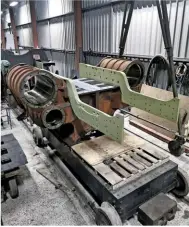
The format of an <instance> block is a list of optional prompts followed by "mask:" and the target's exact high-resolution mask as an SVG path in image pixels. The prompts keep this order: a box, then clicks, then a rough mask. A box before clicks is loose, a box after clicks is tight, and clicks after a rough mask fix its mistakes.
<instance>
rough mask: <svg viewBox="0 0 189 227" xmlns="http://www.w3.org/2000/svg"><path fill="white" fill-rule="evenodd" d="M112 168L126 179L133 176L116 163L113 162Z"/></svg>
mask: <svg viewBox="0 0 189 227" xmlns="http://www.w3.org/2000/svg"><path fill="white" fill-rule="evenodd" d="M110 167H111V168H112V169H113V170H114V171H116V172H118V173H119V174H120V175H122V176H123V177H125V178H128V177H130V176H131V174H130V173H129V172H127V171H126V170H124V169H123V168H122V167H121V166H119V165H118V164H117V163H116V162H112V163H111V164H110Z"/></svg>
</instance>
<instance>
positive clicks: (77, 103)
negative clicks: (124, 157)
mask: <svg viewBox="0 0 189 227" xmlns="http://www.w3.org/2000/svg"><path fill="white" fill-rule="evenodd" d="M42 71H46V70H42ZM53 75H54V76H55V77H56V78H58V79H61V80H64V81H66V88H67V91H68V96H69V100H70V104H71V107H72V109H73V111H74V113H75V115H76V116H77V117H78V118H79V119H80V120H82V121H84V122H86V123H87V124H89V125H90V126H92V127H93V128H94V129H96V130H99V131H100V132H102V133H104V134H105V135H107V136H108V137H110V138H111V139H113V140H115V141H117V142H119V143H123V138H124V117H123V116H120V115H117V116H110V115H108V114H106V113H104V112H102V111H100V110H98V109H96V108H94V107H92V106H89V105H87V104H86V103H84V102H82V101H81V100H80V98H79V96H78V94H77V90H76V87H75V85H74V83H73V80H72V79H69V78H66V77H62V76H59V75H57V74H53Z"/></svg>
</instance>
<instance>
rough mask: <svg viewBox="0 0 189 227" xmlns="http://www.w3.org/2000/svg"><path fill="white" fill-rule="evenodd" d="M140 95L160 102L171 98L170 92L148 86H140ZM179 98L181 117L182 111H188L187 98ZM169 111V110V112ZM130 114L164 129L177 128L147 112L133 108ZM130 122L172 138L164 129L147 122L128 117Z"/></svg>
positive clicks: (181, 96) (175, 125)
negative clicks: (162, 127)
mask: <svg viewBox="0 0 189 227" xmlns="http://www.w3.org/2000/svg"><path fill="white" fill-rule="evenodd" d="M141 93H142V94H145V95H148V96H151V97H153V98H157V99H161V100H170V99H171V98H172V97H173V93H172V92H170V91H166V90H162V89H159V88H155V87H151V86H148V85H146V84H143V85H142V88H141ZM179 98H180V110H181V116H182V115H183V114H184V111H183V110H186V111H188V110H189V97H187V96H184V95H179ZM170 111H171V110H170ZM131 113H133V114H135V115H139V116H140V117H142V118H144V119H146V120H149V121H152V122H154V123H156V124H159V125H162V126H164V127H166V128H169V129H171V130H175V131H177V129H178V127H177V124H176V123H174V122H171V121H168V120H165V119H163V118H160V117H157V116H155V115H153V114H150V113H148V112H145V111H143V110H139V109H137V108H135V107H133V108H132V109H131ZM130 119H131V120H134V121H137V122H139V123H141V124H143V125H145V126H147V127H149V128H152V129H154V130H155V131H157V132H159V133H161V134H163V135H165V136H168V137H170V138H174V136H175V135H174V133H172V132H169V131H167V130H164V129H161V128H159V127H157V126H155V125H152V124H150V123H148V122H145V121H142V120H139V119H136V118H134V117H130ZM186 120H187V121H188V120H189V114H188V116H187V119H186Z"/></svg>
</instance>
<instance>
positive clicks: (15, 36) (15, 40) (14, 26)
mask: <svg viewBox="0 0 189 227" xmlns="http://www.w3.org/2000/svg"><path fill="white" fill-rule="evenodd" d="M9 14H10V20H11V27H12V33H13V37H14V46H15V49H16V50H18V40H17V31H16V25H15V20H14V12H13V9H12V8H11V7H10V8H9Z"/></svg>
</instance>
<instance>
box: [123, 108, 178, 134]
mask: <svg viewBox="0 0 189 227" xmlns="http://www.w3.org/2000/svg"><path fill="white" fill-rule="evenodd" d="M120 111H121V112H123V113H126V114H129V115H131V116H133V117H135V118H137V119H140V120H142V121H145V122H148V123H150V124H152V125H155V126H157V127H159V128H162V129H164V130H166V131H169V132H173V133H176V131H174V130H171V129H168V128H166V127H163V126H161V125H158V124H156V123H154V122H152V121H149V120H146V119H144V118H142V117H139V115H135V114H132V113H131V112H129V111H127V110H124V109H120Z"/></svg>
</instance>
